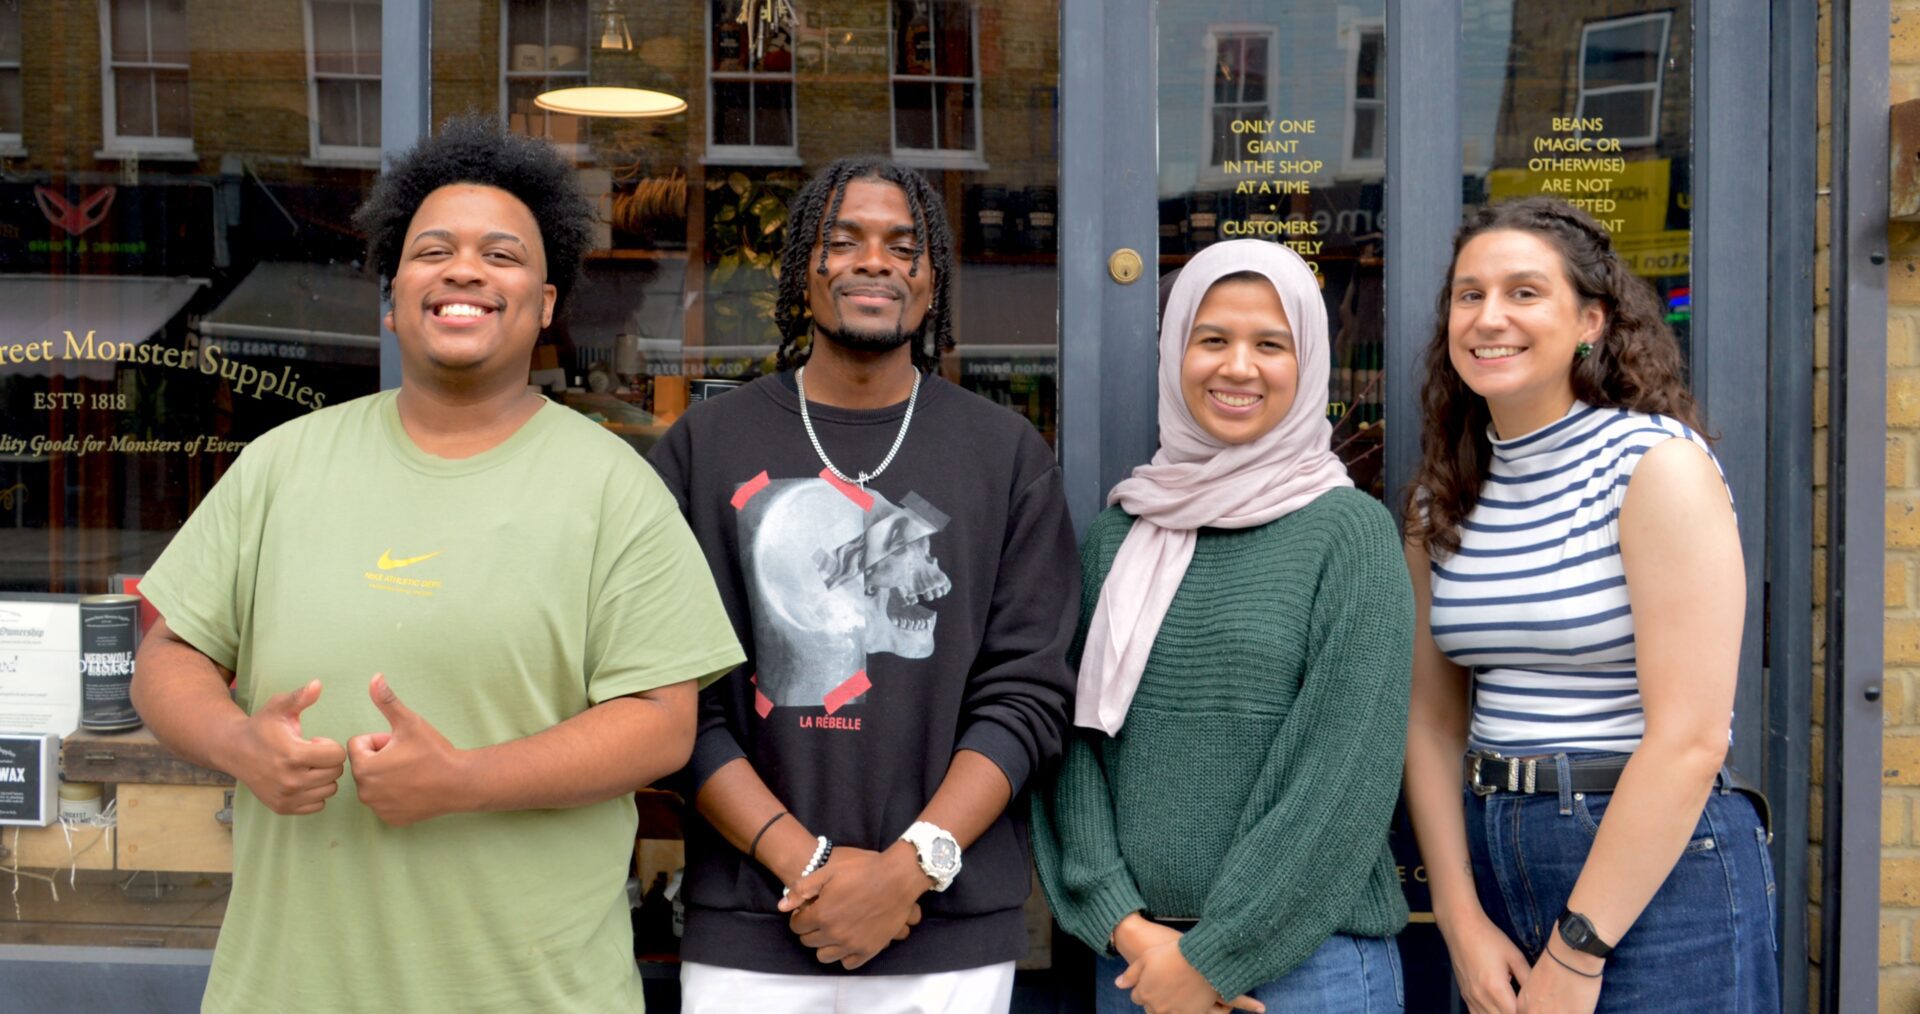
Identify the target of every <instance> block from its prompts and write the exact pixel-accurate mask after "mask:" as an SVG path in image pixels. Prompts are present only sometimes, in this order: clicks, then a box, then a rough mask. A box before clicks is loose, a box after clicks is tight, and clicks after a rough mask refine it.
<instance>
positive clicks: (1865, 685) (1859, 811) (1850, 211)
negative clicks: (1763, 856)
mask: <svg viewBox="0 0 1920 1014" xmlns="http://www.w3.org/2000/svg"><path fill="white" fill-rule="evenodd" d="M1889 21H1890V11H1889V10H1888V3H1887V0H1833V3H1832V8H1831V19H1830V28H1831V31H1832V40H1833V53H1832V58H1833V68H1832V70H1833V87H1832V90H1831V92H1830V95H1831V102H1832V108H1831V111H1830V116H1829V118H1828V123H1829V124H1830V127H1831V131H1832V145H1833V146H1832V149H1831V154H1832V158H1831V165H1832V188H1831V196H1830V197H1829V199H1828V210H1829V218H1828V230H1829V231H1828V235H1829V236H1830V237H1832V244H1831V247H1830V249H1829V251H1828V253H1829V256H1830V258H1831V259H1830V261H1829V266H1830V268H1831V271H1830V281H1829V292H1830V297H1829V305H1828V312H1829V314H1830V316H1829V329H1828V336H1829V342H1830V344H1829V352H1828V357H1829V358H1828V367H1829V378H1828V379H1829V383H1830V386H1829V388H1828V418H1829V426H1828V433H1827V435H1828V444H1827V448H1828V454H1827V461H1828V466H1827V467H1828V478H1827V505H1828V508H1827V526H1828V532H1827V536H1828V537H1827V589H1826V591H1827V644H1826V658H1825V663H1826V677H1827V678H1826V684H1827V700H1826V702H1825V704H1826V734H1827V738H1826V756H1825V762H1826V763H1825V772H1824V774H1825V778H1824V779H1823V782H1822V792H1823V794H1824V797H1825V802H1826V806H1825V818H1826V819H1825V822H1824V827H1823V829H1822V830H1823V832H1824V833H1823V835H1822V839H1821V840H1822V842H1823V843H1824V845H1825V848H1824V849H1823V851H1822V854H1821V858H1822V861H1823V869H1822V877H1821V893H1820V902H1821V934H1820V950H1821V954H1822V956H1823V960H1822V961H1821V963H1820V995H1821V1000H1822V1006H1823V1008H1824V1009H1826V1010H1829V1011H1844V1012H1849V1014H1850V1012H1853V1011H1871V1010H1873V1009H1875V1007H1876V1005H1877V1004H1878V1003H1879V997H1878V993H1879V953H1880V945H1879V928H1880V777H1881V775H1880V760H1881V757H1880V748H1881V734H1882V730H1881V726H1882V714H1881V700H1880V699H1881V681H1882V677H1883V673H1882V665H1883V664H1884V656H1883V651H1884V645H1883V643H1882V642H1883V639H1884V629H1883V624H1884V622H1885V619H1884V617H1885V605H1884V599H1883V597H1882V596H1883V589H1882V587H1881V585H1882V583H1883V581H1884V579H1885V572H1884V569H1883V561H1884V558H1885V552H1884V551H1885V545H1886V529H1885V525H1886V514H1885V510H1886V507H1885V503H1886V457H1885V448H1886V421H1887V415H1886V411H1887V393H1886V385H1885V374H1884V371H1885V368H1886V362H1887V266H1886V264H1887V210H1888V207H1887V175H1888V170H1889V166H1888V137H1887V134H1888V125H1887V78H1888V68H1887V64H1888V50H1887V37H1888V28H1889V27H1890V25H1889ZM1809 527H1811V526H1809Z"/></svg>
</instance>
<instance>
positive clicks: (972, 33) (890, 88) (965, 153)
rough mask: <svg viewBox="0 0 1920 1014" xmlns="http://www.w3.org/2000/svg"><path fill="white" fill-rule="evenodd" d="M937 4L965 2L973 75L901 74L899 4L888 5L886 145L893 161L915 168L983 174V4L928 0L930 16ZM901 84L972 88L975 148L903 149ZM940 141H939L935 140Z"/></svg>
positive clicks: (984, 122) (937, 121)
mask: <svg viewBox="0 0 1920 1014" xmlns="http://www.w3.org/2000/svg"><path fill="white" fill-rule="evenodd" d="M934 3H964V4H965V5H966V8H967V42H968V45H969V46H970V47H971V49H972V53H971V54H970V55H971V59H970V66H971V68H972V70H973V73H972V75H971V76H968V77H959V76H955V75H952V74H901V73H899V72H898V68H899V66H900V61H899V53H897V52H895V50H894V46H895V45H897V44H898V43H899V39H900V33H899V29H898V26H897V25H895V24H894V20H893V15H894V12H895V11H896V10H898V9H899V8H898V5H896V4H893V3H888V4H887V146H888V149H889V150H890V151H892V152H893V160H894V161H896V162H898V163H900V164H901V165H905V166H912V167H914V168H916V169H955V170H966V171H980V170H984V169H987V168H989V166H988V165H987V124H986V120H985V119H984V118H983V116H982V112H981V98H982V94H983V92H984V91H985V89H984V88H982V87H981V84H980V4H979V3H978V2H976V0H928V7H927V14H928V17H932V16H933V6H932V5H933V4H934ZM902 83H909V84H919V85H924V86H927V87H930V88H931V87H934V86H936V85H942V84H962V85H972V86H973V147H971V148H902V147H901V146H900V119H899V110H898V109H897V108H895V106H894V94H895V91H894V90H895V88H897V87H898V86H899V85H900V84H902ZM934 125H935V126H934V129H935V130H936V131H938V129H939V115H938V112H937V111H936V112H935V117H934ZM936 139H937V138H936Z"/></svg>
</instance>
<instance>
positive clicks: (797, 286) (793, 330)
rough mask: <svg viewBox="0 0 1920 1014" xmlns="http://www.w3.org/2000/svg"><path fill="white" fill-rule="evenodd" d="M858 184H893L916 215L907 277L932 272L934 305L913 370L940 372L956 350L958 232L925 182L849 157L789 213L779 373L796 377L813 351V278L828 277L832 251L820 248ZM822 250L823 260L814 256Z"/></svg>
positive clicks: (890, 165) (874, 160) (811, 185)
mask: <svg viewBox="0 0 1920 1014" xmlns="http://www.w3.org/2000/svg"><path fill="white" fill-rule="evenodd" d="M855 180H879V181H882V182H886V183H891V184H893V185H895V186H897V187H899V188H900V189H901V190H902V191H904V192H905V193H906V196H907V207H908V208H909V209H911V210H912V212H913V242H914V246H915V247H917V248H918V249H919V250H920V251H921V254H920V255H918V256H915V257H914V259H913V266H912V267H911V268H910V269H908V271H907V274H908V276H909V277H918V276H919V274H920V270H921V263H922V261H923V260H924V261H926V262H927V266H928V267H929V268H930V269H931V270H932V271H933V300H932V303H931V304H930V305H929V306H928V307H927V317H926V320H925V321H923V322H922V323H921V326H920V339H917V340H915V341H914V342H913V343H912V345H913V365H914V367H915V368H916V369H919V370H921V371H922V372H928V373H930V372H932V371H933V370H935V369H938V368H939V366H940V354H941V353H942V352H945V351H947V350H949V349H951V348H953V299H952V296H951V294H950V293H951V290H952V287H953V257H954V243H953V232H952V230H950V229H949V228H948V227H947V212H946V207H945V205H944V204H943V203H942V202H941V200H940V197H939V195H937V194H935V193H934V191H933V187H932V185H930V184H929V183H928V182H927V178H926V177H925V176H922V175H920V174H919V173H917V172H915V171H913V170H912V169H908V168H906V167H905V166H902V165H899V164H897V163H894V162H890V161H888V160H886V159H883V158H879V157H876V156H864V157H858V158H843V159H840V160H839V161H837V162H834V163H833V164H832V165H829V166H827V167H826V168H825V169H823V170H821V171H820V174H819V175H818V176H815V177H814V178H813V179H811V180H809V181H807V185H806V186H804V187H801V188H800V192H799V193H798V194H795V195H794V198H793V203H792V204H790V205H789V206H788V208H787V244H786V246H785V248H783V249H782V250H781V252H780V276H779V277H780V295H779V301H778V302H777V303H776V304H775V305H774V311H773V313H774V320H775V321H776V322H778V324H779V325H780V352H779V367H780V369H783V370H790V369H793V368H794V367H796V366H801V365H803V364H805V363H806V361H807V357H808V355H809V354H810V353H811V352H812V345H811V341H812V334H813V312H812V310H811V309H810V307H809V305H808V299H807V287H808V286H807V273H808V272H809V271H812V272H815V273H817V274H821V275H824V274H826V273H827V252H826V247H825V244H823V243H821V242H820V241H821V234H822V229H823V227H824V226H825V225H826V224H827V223H829V222H832V221H833V220H834V219H836V218H839V217H840V202H841V200H842V199H843V198H844V197H845V196H846V193H847V184H849V183H851V182H853V181H855ZM816 244H819V245H820V256H819V257H818V259H817V260H816V258H815V257H814V256H813V251H814V247H815V245H816Z"/></svg>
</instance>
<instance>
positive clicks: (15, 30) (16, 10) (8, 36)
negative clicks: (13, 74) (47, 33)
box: [0, 0, 20, 65]
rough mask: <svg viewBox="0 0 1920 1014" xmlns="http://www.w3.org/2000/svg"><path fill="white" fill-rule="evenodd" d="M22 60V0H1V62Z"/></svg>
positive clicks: (10, 62) (8, 62) (16, 62)
mask: <svg viewBox="0 0 1920 1014" xmlns="http://www.w3.org/2000/svg"><path fill="white" fill-rule="evenodd" d="M19 62H20V0H0V64H15V65H17V64H19Z"/></svg>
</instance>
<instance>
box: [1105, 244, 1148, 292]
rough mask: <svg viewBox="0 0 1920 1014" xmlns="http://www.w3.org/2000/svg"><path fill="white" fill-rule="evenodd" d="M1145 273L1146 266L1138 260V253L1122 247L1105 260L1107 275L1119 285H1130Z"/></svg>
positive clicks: (1130, 248)
mask: <svg viewBox="0 0 1920 1014" xmlns="http://www.w3.org/2000/svg"><path fill="white" fill-rule="evenodd" d="M1145 272H1146V265H1145V264H1144V263H1143V262H1142V261H1141V260H1140V251H1138V250H1135V249H1133V248H1132V247H1127V246H1123V247H1121V248H1120V249H1118V250H1115V251H1114V252H1113V256H1111V257H1109V258H1107V274H1109V275H1112V276H1113V280H1114V281H1116V282H1119V283H1120V284H1121V285H1132V284H1133V283H1134V282H1137V281H1139V280H1140V276H1141V275H1142V274H1144V273H1145Z"/></svg>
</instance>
